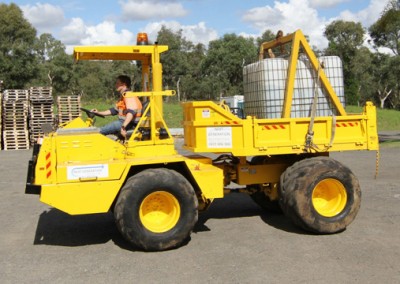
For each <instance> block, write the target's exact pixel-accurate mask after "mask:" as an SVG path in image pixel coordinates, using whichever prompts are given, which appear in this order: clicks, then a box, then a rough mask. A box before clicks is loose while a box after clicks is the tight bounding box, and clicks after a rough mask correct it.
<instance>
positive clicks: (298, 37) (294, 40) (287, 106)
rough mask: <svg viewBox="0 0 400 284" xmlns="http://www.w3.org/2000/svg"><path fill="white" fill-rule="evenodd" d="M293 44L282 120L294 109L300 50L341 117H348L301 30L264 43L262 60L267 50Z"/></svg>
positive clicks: (261, 49) (261, 48)
mask: <svg viewBox="0 0 400 284" xmlns="http://www.w3.org/2000/svg"><path fill="white" fill-rule="evenodd" d="M290 42H291V53H290V58H289V67H288V76H287V81H286V88H285V100H284V103H283V109H282V118H289V117H290V112H291V108H292V100H293V90H294V82H295V75H296V69H297V60H298V58H299V52H300V49H302V50H303V51H304V54H305V55H306V56H307V58H308V59H309V60H310V63H311V66H312V67H313V69H314V71H315V72H316V73H317V74H318V77H319V78H318V79H319V80H320V83H321V86H322V87H323V88H324V89H325V91H326V92H327V94H328V96H329V97H330V99H331V101H332V103H333V105H334V106H335V108H336V110H337V112H338V114H339V115H346V111H345V110H344V108H343V106H342V104H341V103H340V101H339V98H338V97H337V95H336V93H335V91H334V90H333V88H332V86H331V84H330V82H329V80H328V78H327V77H326V74H325V72H324V69H323V68H322V66H321V64H320V62H319V61H318V59H317V57H316V56H315V54H314V52H313V51H312V49H311V47H310V45H309V44H308V42H307V39H306V38H305V36H304V34H303V33H302V31H301V30H297V31H296V32H294V33H293V34H289V35H287V36H284V37H281V38H279V39H277V40H273V41H270V42H266V43H263V44H262V45H261V47H260V55H259V58H260V60H261V59H263V56H264V53H265V50H268V49H271V48H275V47H277V46H280V45H283V44H288V43H290Z"/></svg>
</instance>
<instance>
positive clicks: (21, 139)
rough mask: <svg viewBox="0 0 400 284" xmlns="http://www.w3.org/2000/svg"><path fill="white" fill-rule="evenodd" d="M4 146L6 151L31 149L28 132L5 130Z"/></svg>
mask: <svg viewBox="0 0 400 284" xmlns="http://www.w3.org/2000/svg"><path fill="white" fill-rule="evenodd" d="M3 145H4V150H22V149H29V132H28V130H4V131H3Z"/></svg>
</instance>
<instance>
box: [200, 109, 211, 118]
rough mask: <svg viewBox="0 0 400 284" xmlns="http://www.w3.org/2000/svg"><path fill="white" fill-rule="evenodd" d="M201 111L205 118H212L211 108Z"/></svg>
mask: <svg viewBox="0 0 400 284" xmlns="http://www.w3.org/2000/svg"><path fill="white" fill-rule="evenodd" d="M201 113H202V116H203V118H210V116H211V113H210V110H209V109H203V111H202V112H201Z"/></svg>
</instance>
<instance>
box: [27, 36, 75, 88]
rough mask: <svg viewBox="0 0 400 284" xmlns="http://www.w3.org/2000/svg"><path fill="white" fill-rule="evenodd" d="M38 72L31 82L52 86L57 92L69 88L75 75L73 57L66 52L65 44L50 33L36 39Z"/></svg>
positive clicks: (37, 84) (36, 84)
mask: <svg viewBox="0 0 400 284" xmlns="http://www.w3.org/2000/svg"><path fill="white" fill-rule="evenodd" d="M35 52H36V58H37V60H38V61H39V65H38V69H39V70H38V71H39V72H38V74H37V76H36V78H35V79H34V80H32V81H31V82H30V83H31V84H32V85H35V86H52V87H53V91H54V93H56V94H65V93H67V91H68V90H69V86H70V83H71V79H72V76H73V68H72V66H73V59H72V57H71V56H69V55H67V54H66V53H65V46H64V45H63V44H62V43H61V41H59V40H56V39H55V38H53V36H52V35H50V34H42V35H40V37H39V38H37V39H36V41H35Z"/></svg>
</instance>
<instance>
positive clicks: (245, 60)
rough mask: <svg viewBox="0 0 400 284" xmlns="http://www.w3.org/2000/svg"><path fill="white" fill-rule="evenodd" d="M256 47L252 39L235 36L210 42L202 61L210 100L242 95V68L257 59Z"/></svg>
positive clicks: (227, 35) (229, 35)
mask: <svg viewBox="0 0 400 284" xmlns="http://www.w3.org/2000/svg"><path fill="white" fill-rule="evenodd" d="M257 54H258V52H257V47H256V46H255V45H254V42H253V40H252V39H247V38H244V37H242V36H237V35H235V34H226V35H224V36H223V38H221V39H218V40H215V41H211V42H210V44H209V49H208V53H207V57H206V58H205V60H204V61H203V70H204V73H205V76H208V77H209V78H211V83H212V85H213V88H212V89H213V93H212V94H211V95H210V97H211V98H212V99H218V98H219V97H221V96H233V95H238V94H242V93H243V71H242V69H243V66H244V65H247V64H249V63H251V62H253V61H254V60H255V58H257Z"/></svg>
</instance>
